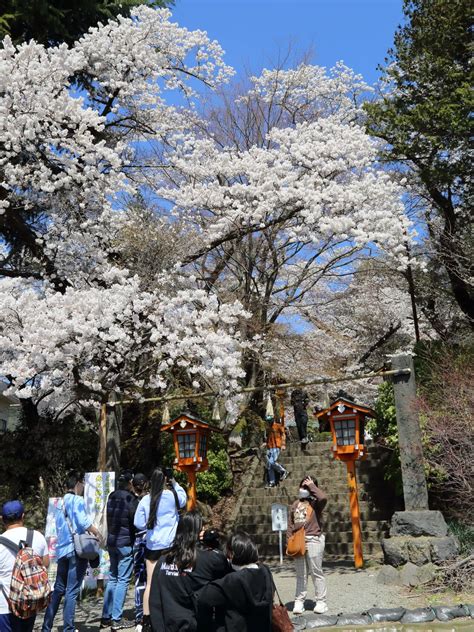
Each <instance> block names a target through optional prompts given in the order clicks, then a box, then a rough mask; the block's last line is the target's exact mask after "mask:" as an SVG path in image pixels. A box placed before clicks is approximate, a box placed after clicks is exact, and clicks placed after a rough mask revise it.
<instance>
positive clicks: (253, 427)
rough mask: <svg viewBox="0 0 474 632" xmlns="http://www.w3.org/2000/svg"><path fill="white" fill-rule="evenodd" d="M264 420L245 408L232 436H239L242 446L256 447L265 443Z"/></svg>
mask: <svg viewBox="0 0 474 632" xmlns="http://www.w3.org/2000/svg"><path fill="white" fill-rule="evenodd" d="M265 428H266V423H265V420H264V419H263V418H262V417H260V415H258V414H257V413H256V412H254V411H253V410H251V409H250V408H247V409H245V410H244V412H243V413H242V414H241V415H240V417H239V420H238V421H237V423H236V424H235V426H234V428H233V431H232V434H240V436H241V437H242V446H243V447H248V446H258V445H260V444H261V443H262V442H263V441H265Z"/></svg>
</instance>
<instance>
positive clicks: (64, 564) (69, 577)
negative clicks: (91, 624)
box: [41, 553, 87, 632]
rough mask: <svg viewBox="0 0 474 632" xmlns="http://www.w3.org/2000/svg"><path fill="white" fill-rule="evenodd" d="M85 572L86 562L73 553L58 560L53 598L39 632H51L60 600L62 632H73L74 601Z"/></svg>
mask: <svg viewBox="0 0 474 632" xmlns="http://www.w3.org/2000/svg"><path fill="white" fill-rule="evenodd" d="M86 570H87V560H83V559H81V558H80V557H77V555H76V554H75V553H72V554H71V555H65V556H64V557H60V558H59V560H58V571H57V574H56V581H55V583H54V590H53V598H52V599H51V602H50V604H49V606H48V608H47V610H46V613H45V615H44V621H43V627H42V628H41V632H51V628H52V627H53V622H54V617H55V616H56V613H57V611H58V609H59V605H60V603H61V599H62V598H63V597H64V606H63V632H74V630H75V629H76V628H75V625H74V614H75V612H76V600H77V596H78V595H79V590H80V588H81V584H82V580H83V579H84V575H85V574H86Z"/></svg>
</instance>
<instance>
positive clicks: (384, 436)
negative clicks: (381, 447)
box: [366, 382, 398, 449]
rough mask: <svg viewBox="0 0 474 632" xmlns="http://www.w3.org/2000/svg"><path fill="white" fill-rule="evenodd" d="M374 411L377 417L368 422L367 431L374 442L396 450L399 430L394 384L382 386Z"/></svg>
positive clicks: (383, 383) (379, 389)
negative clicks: (379, 442) (380, 441)
mask: <svg viewBox="0 0 474 632" xmlns="http://www.w3.org/2000/svg"><path fill="white" fill-rule="evenodd" d="M374 409H375V413H376V417H375V419H369V420H368V421H367V423H366V429H367V431H368V432H369V433H370V434H371V436H372V437H373V439H374V440H376V441H377V440H382V441H383V443H384V444H385V445H387V446H388V447H390V448H393V449H395V448H396V447H397V446H398V428H397V416H396V410H395V395H394V392H393V385H392V382H382V384H380V386H379V388H378V394H377V400H376V402H375V406H374Z"/></svg>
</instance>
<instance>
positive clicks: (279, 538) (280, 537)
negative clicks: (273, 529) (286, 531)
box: [278, 529, 283, 564]
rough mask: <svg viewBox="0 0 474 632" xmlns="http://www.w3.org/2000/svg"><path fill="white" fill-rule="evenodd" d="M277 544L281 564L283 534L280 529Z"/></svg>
mask: <svg viewBox="0 0 474 632" xmlns="http://www.w3.org/2000/svg"><path fill="white" fill-rule="evenodd" d="M278 544H279V545H280V564H283V536H282V531H281V529H280V530H279V531H278Z"/></svg>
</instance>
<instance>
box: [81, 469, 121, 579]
mask: <svg viewBox="0 0 474 632" xmlns="http://www.w3.org/2000/svg"><path fill="white" fill-rule="evenodd" d="M84 483H85V487H84V503H85V505H86V512H87V515H88V516H90V517H91V518H92V522H94V521H95V519H96V518H97V516H99V514H100V513H101V512H102V509H103V507H104V505H105V503H106V501H107V496H108V495H109V494H110V492H113V491H114V489H115V472H87V474H86V475H85V477H84ZM109 570H110V561H109V553H108V551H104V550H103V549H101V551H100V564H99V566H98V568H94V569H92V568H90V566H89V567H88V569H87V573H86V576H85V586H86V588H94V587H95V586H96V584H97V580H98V579H108V578H109Z"/></svg>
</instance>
